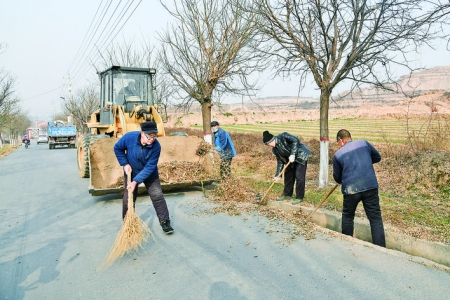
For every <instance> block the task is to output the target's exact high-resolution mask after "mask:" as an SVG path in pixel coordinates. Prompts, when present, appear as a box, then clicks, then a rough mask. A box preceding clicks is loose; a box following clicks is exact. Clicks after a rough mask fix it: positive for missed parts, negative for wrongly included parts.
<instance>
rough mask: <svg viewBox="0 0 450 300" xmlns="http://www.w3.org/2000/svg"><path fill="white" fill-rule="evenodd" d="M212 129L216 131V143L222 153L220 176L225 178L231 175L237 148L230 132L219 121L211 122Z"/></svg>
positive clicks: (218, 150) (217, 149) (217, 148)
mask: <svg viewBox="0 0 450 300" xmlns="http://www.w3.org/2000/svg"><path fill="white" fill-rule="evenodd" d="M211 130H212V132H213V133H214V145H215V146H216V151H217V152H219V154H220V177H221V178H222V179H225V178H227V177H229V176H231V160H232V159H233V157H235V156H236V149H235V148H234V144H233V141H231V138H230V135H229V134H228V132H226V131H225V130H223V129H222V128H220V125H219V122H217V121H212V122H211Z"/></svg>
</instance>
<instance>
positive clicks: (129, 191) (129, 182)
mask: <svg viewBox="0 0 450 300" xmlns="http://www.w3.org/2000/svg"><path fill="white" fill-rule="evenodd" d="M130 184H131V171H127V191H128V209H132V210H134V205H133V192H132V191H131V190H130V189H129V188H128V187H129V186H130ZM136 188H137V187H136Z"/></svg>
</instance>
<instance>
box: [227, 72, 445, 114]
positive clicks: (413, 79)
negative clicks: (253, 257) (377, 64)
mask: <svg viewBox="0 0 450 300" xmlns="http://www.w3.org/2000/svg"><path fill="white" fill-rule="evenodd" d="M397 83H398V84H399V85H400V87H401V89H402V90H403V92H404V93H405V94H407V95H408V96H410V97H416V96H419V95H422V94H426V93H429V92H434V91H443V92H450V66H442V67H434V68H430V69H425V70H423V71H420V72H415V73H413V74H412V75H411V76H409V75H404V76H401V77H400V78H399V79H398V81H397ZM405 99H407V98H406V97H405V96H404V95H403V94H402V93H401V92H397V93H394V92H388V91H383V90H377V89H375V88H373V87H369V88H364V89H361V90H360V91H353V92H352V93H350V91H345V92H343V93H341V94H339V95H334V96H332V101H330V108H332V107H339V108H354V107H360V106H361V105H365V104H371V105H386V104H394V103H399V102H402V101H404V100H405ZM319 106H320V100H319V99H318V98H310V97H301V98H297V97H289V96H285V97H283V96H279V97H261V98H256V99H252V100H247V101H244V103H243V104H242V103H241V104H231V105H223V107H222V109H226V108H227V109H228V110H230V111H242V110H253V109H257V108H258V107H261V108H266V109H271V108H276V109H293V108H295V109H317V108H319Z"/></svg>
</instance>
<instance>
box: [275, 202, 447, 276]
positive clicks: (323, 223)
mask: <svg viewBox="0 0 450 300" xmlns="http://www.w3.org/2000/svg"><path fill="white" fill-rule="evenodd" d="M267 206H269V207H274V208H278V209H281V210H284V211H302V212H304V213H306V214H310V213H311V212H312V211H313V210H314V208H309V207H304V206H299V205H292V204H291V202H287V201H269V202H268V204H267ZM311 221H312V222H314V223H316V224H317V225H319V226H320V227H322V228H326V229H329V230H332V231H334V232H335V233H336V234H338V235H339V236H341V237H342V238H345V239H349V240H352V241H355V242H356V241H359V240H361V241H364V242H365V243H366V244H368V245H371V246H373V247H376V248H377V249H380V250H388V251H390V252H398V251H400V252H402V253H406V254H408V255H411V256H413V257H420V258H424V259H426V260H429V261H432V262H435V263H436V264H438V265H435V264H432V263H431V264H430V263H426V262H425V261H424V260H420V259H419V260H417V259H414V258H411V260H414V261H417V262H419V263H422V264H425V265H428V266H431V265H433V266H434V267H435V268H438V269H441V270H443V271H446V272H449V273H450V246H449V245H445V244H443V243H437V242H429V241H425V240H421V239H418V238H414V237H411V236H408V235H404V234H400V233H398V232H396V229H395V228H393V227H389V226H386V225H385V233H386V248H387V249H385V248H383V247H378V246H376V245H373V244H372V236H371V233H370V225H369V221H368V220H365V219H361V218H357V217H355V236H354V238H352V237H350V236H346V235H343V234H341V233H340V232H341V213H338V212H333V211H327V210H324V209H319V210H317V211H316V212H315V213H314V215H313V216H312V217H311ZM335 233H333V235H334V234H335ZM393 250H395V251H393Z"/></svg>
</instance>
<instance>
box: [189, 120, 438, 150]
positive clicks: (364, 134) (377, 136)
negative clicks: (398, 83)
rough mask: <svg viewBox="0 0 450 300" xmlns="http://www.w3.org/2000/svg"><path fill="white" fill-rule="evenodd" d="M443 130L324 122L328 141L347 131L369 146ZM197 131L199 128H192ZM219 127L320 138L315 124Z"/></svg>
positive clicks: (412, 123) (398, 123) (422, 123)
mask: <svg viewBox="0 0 450 300" xmlns="http://www.w3.org/2000/svg"><path fill="white" fill-rule="evenodd" d="M442 126H447V123H446V122H445V121H443V120H431V121H430V120H426V119H409V120H407V119H356V118H355V119H348V118H346V119H334V120H329V121H328V128H329V137H330V139H331V140H333V138H334V136H335V134H336V133H337V132H338V131H339V129H342V128H345V129H347V130H349V131H350V132H351V134H352V137H353V138H354V139H355V140H358V139H366V140H368V141H370V142H389V143H394V144H406V143H407V142H408V136H414V137H415V138H424V137H425V136H426V135H427V132H429V131H430V128H431V127H433V128H439V127H442ZM194 127H195V128H198V129H200V128H201V126H194ZM221 127H222V128H223V129H225V130H227V131H230V132H243V133H258V132H259V133H261V134H262V132H263V131H264V130H269V131H270V133H272V134H274V135H276V134H279V133H281V132H284V131H287V132H289V133H291V134H294V135H297V136H299V137H300V138H302V139H313V138H314V139H318V138H319V137H320V123H319V120H314V121H303V120H302V121H293V122H285V123H281V122H280V123H257V124H244V125H242V124H236V125H233V124H223V125H221Z"/></svg>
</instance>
